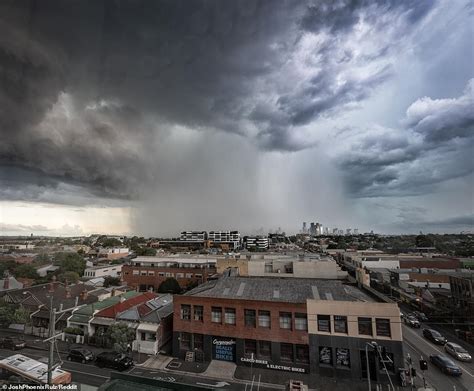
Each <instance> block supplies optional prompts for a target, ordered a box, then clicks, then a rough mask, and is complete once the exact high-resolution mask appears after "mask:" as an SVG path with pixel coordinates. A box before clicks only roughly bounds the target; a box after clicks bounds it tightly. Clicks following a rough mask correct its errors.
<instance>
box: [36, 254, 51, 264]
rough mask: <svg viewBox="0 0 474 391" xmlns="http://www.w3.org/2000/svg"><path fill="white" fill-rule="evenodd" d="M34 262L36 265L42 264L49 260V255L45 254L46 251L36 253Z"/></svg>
mask: <svg viewBox="0 0 474 391" xmlns="http://www.w3.org/2000/svg"><path fill="white" fill-rule="evenodd" d="M34 262H35V264H36V265H44V264H46V263H49V262H50V258H49V255H48V254H46V253H41V254H38V255H37V256H36V257H35V259H34Z"/></svg>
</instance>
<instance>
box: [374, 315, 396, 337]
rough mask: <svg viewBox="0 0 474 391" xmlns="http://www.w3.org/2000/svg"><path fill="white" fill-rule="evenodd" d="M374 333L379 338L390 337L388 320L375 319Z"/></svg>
mask: <svg viewBox="0 0 474 391" xmlns="http://www.w3.org/2000/svg"><path fill="white" fill-rule="evenodd" d="M375 331H376V333H377V336H379V337H391V336H392V334H391V332H390V319H379V318H376V319H375Z"/></svg>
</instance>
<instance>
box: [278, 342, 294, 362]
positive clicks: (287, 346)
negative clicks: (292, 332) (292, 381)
mask: <svg viewBox="0 0 474 391" xmlns="http://www.w3.org/2000/svg"><path fill="white" fill-rule="evenodd" d="M280 359H281V361H291V362H293V345H292V344H291V343H281V344H280Z"/></svg>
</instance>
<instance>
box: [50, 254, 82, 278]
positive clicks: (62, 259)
mask: <svg viewBox="0 0 474 391" xmlns="http://www.w3.org/2000/svg"><path fill="white" fill-rule="evenodd" d="M56 259H59V267H60V268H61V273H64V272H76V273H77V274H79V275H80V276H82V275H83V274H84V270H85V268H86V261H85V260H84V258H83V257H81V256H80V255H79V254H77V253H61V254H57V255H56Z"/></svg>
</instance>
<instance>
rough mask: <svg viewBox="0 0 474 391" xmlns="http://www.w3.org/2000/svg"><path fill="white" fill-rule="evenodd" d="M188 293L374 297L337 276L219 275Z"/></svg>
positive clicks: (293, 298) (287, 298) (296, 298)
mask: <svg viewBox="0 0 474 391" xmlns="http://www.w3.org/2000/svg"><path fill="white" fill-rule="evenodd" d="M185 295H187V296H197V297H214V298H222V299H243V300H259V301H276V302H287V303H306V300H308V299H316V300H336V301H371V302H373V301H374V300H373V299H372V298H371V297H369V296H367V295H366V294H364V293H363V292H362V291H360V290H359V289H357V288H356V287H354V286H351V285H348V284H344V283H343V282H342V281H339V280H318V279H309V278H300V279H298V280H294V279H284V278H275V277H268V278H266V277H222V278H220V279H218V280H214V281H209V282H207V283H205V284H202V285H200V286H198V287H197V288H195V289H193V290H191V291H189V292H187V293H186V294H185Z"/></svg>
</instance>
